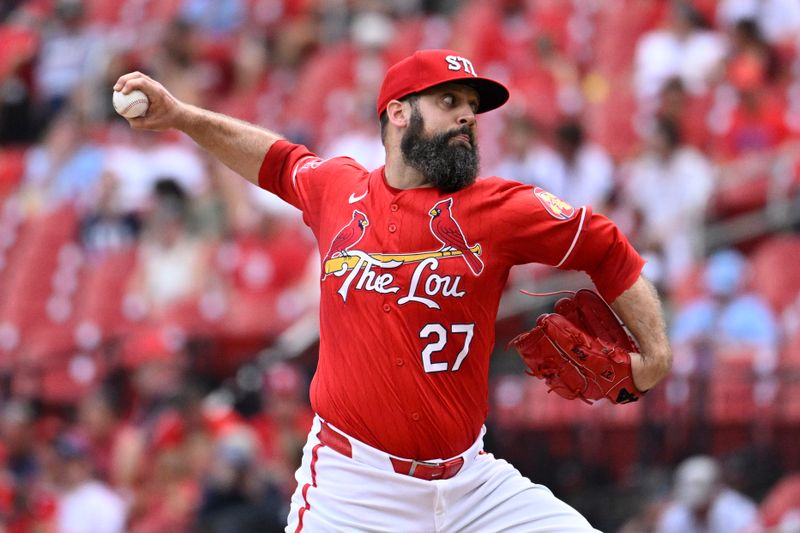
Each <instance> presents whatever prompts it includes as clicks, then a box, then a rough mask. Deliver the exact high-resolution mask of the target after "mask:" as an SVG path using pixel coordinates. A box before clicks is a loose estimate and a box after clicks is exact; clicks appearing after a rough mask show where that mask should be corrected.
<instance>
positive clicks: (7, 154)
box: [0, 37, 26, 199]
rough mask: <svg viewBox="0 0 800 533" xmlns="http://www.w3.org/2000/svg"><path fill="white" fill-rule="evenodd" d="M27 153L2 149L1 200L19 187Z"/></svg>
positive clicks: (13, 149) (0, 170) (17, 149)
mask: <svg viewBox="0 0 800 533" xmlns="http://www.w3.org/2000/svg"><path fill="white" fill-rule="evenodd" d="M1 38H2V37H0V39H1ZM0 77H2V76H0ZM25 153H26V150H25V148H3V149H0V199H2V198H5V197H6V196H8V194H9V193H11V192H12V191H14V190H15V189H16V188H17V187H18V186H19V184H20V181H21V180H22V174H23V172H24V171H25Z"/></svg>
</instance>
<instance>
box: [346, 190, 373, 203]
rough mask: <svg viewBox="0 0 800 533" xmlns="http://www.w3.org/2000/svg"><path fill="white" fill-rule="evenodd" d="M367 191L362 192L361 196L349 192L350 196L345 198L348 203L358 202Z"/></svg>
mask: <svg viewBox="0 0 800 533" xmlns="http://www.w3.org/2000/svg"><path fill="white" fill-rule="evenodd" d="M368 192H369V191H365V192H364V194H362V195H361V196H356V194H355V193H350V198H348V199H347V203H348V204H354V203H356V202H358V201H359V200H362V199H363V198H364V197H365V196H366V195H367V193H368Z"/></svg>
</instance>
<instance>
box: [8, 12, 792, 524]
mask: <svg viewBox="0 0 800 533" xmlns="http://www.w3.org/2000/svg"><path fill="white" fill-rule="evenodd" d="M798 36H800V0H719V1H717V0H691V1H689V0H672V1H668V0H501V1H497V2H486V1H480V0H471V1H464V2H459V1H455V0H389V1H377V0H325V1H323V0H224V1H222V0H220V1H209V0H159V1H155V0H120V1H110V0H29V1H24V0H22V1H21V0H2V1H0V532H3V533H21V532H27V531H35V532H45V533H51V532H52V533H55V532H58V533H62V532H63V533H73V532H74V533H78V532H87V533H88V532H90V531H91V532H95V533H104V532H109V533H110V532H117V531H131V532H136V533H147V532H154V533H155V532H163V531H168V530H170V531H174V532H175V533H178V532H181V531H198V532H209V533H212V532H214V533H215V532H223V531H225V532H227V531H241V532H246V531H279V530H281V522H282V521H283V520H284V518H285V514H286V511H287V506H288V497H289V494H291V491H292V490H293V484H294V479H293V476H292V474H293V472H294V469H295V468H296V467H297V466H298V461H299V457H300V450H301V446H302V444H303V442H304V441H305V433H306V432H307V430H308V428H309V427H310V420H311V418H310V417H311V413H310V407H309V405H308V399H307V385H308V379H309V376H310V375H311V374H312V373H313V368H314V350H315V345H314V343H315V339H316V337H315V336H316V334H317V332H316V330H315V328H316V318H315V316H316V312H317V305H318V296H317V294H316V293H317V290H318V289H317V283H318V279H319V264H318V258H317V251H316V249H315V246H314V243H313V239H312V238H311V236H310V235H309V233H308V231H307V229H306V228H305V226H304V225H303V222H302V219H301V217H300V214H299V212H297V211H296V210H295V209H294V208H292V207H290V206H287V205H285V204H283V203H282V202H281V201H280V200H277V199H275V198H273V197H271V196H270V195H268V194H267V193H265V192H263V191H260V190H259V189H257V188H256V187H254V186H252V185H250V184H248V183H247V182H245V181H244V180H241V179H239V178H237V177H236V176H235V175H233V173H232V172H231V171H230V170H228V169H227V168H225V167H224V166H222V165H221V164H219V163H218V162H216V161H215V160H213V159H212V158H211V157H209V156H208V155H207V154H205V153H203V152H201V151H199V150H198V149H196V148H195V147H194V145H193V144H192V143H191V142H190V141H189V140H188V139H187V138H185V137H183V136H181V135H178V134H176V133H174V132H165V133H153V132H139V131H134V130H131V129H130V128H129V127H128V125H127V123H126V122H125V121H124V120H123V119H121V118H120V117H118V116H117V115H116V114H115V113H114V111H113V109H112V107H111V86H112V85H113V83H114V81H116V79H117V78H118V77H119V76H120V75H122V74H124V73H126V72H129V71H133V70H140V71H142V72H145V73H147V74H149V75H151V76H152V77H154V78H155V79H157V80H158V81H160V82H161V83H163V84H164V85H165V86H166V87H167V88H168V89H169V90H170V91H171V92H173V93H174V94H175V95H176V96H177V97H178V98H180V99H182V100H184V101H186V102H189V103H192V104H196V105H200V106H203V107H206V108H210V109H213V110H216V111H219V112H222V113H226V114H230V115H233V116H236V117H238V118H241V119H243V120H247V121H251V122H254V123H257V124H261V125H264V126H266V127H268V128H270V129H273V130H275V131H278V132H281V133H282V134H284V135H285V136H286V137H287V138H289V139H290V140H292V141H295V142H300V143H304V144H306V145H307V146H309V148H311V149H312V150H313V151H315V152H317V153H319V154H320V155H321V156H323V157H330V156H335V155H349V156H351V157H353V158H355V159H356V160H358V161H359V162H360V163H362V164H363V165H365V166H366V167H368V168H374V167H377V166H379V165H381V164H382V162H383V157H384V152H383V147H382V145H381V141H380V134H379V128H378V121H377V117H375V116H374V102H375V98H376V95H377V91H378V88H379V86H380V82H381V80H382V77H383V74H384V72H385V71H386V69H387V67H388V66H389V65H391V64H392V63H394V62H395V61H397V60H399V59H400V58H402V57H405V56H406V55H408V54H410V53H412V52H413V51H414V50H416V49H420V48H453V49H456V50H458V51H460V52H461V53H463V54H464V55H465V56H467V57H469V58H470V59H471V60H472V61H473V63H474V64H475V65H476V66H477V67H478V70H479V73H480V74H487V75H491V76H492V77H494V78H496V79H500V80H502V81H503V82H504V83H506V84H507V85H508V86H509V88H510V89H511V94H512V96H511V99H510V101H509V103H508V104H507V105H506V106H505V107H504V108H502V109H501V111H498V112H495V113H490V114H488V115H486V116H482V117H481V118H480V121H479V141H480V147H481V158H482V174H483V175H490V174H494V175H499V176H503V177H507V178H511V179H516V180H519V181H522V182H526V183H533V184H536V185H538V186H541V187H543V188H545V189H547V190H548V191H550V192H552V193H553V194H556V195H557V196H559V197H561V198H563V199H564V200H566V201H567V202H570V203H572V204H574V205H584V204H590V205H592V206H593V207H594V209H595V211H598V212H602V213H604V214H606V215H607V216H609V217H610V218H612V219H613V220H614V221H615V222H616V223H617V224H618V225H620V226H621V227H622V228H623V230H624V231H625V232H626V234H627V235H628V236H629V237H630V238H631V240H632V241H633V242H634V244H635V246H636V247H637V249H638V250H639V251H640V253H642V254H643V256H645V258H646V259H647V261H648V262H647V266H646V272H645V273H646V275H647V276H648V277H649V278H650V279H652V280H654V281H655V283H656V285H657V287H658V289H659V291H660V292H661V294H662V296H663V298H664V299H665V302H666V305H667V308H666V312H667V316H668V319H669V329H670V335H671V338H672V342H673V347H674V351H675V365H674V370H673V373H672V375H671V376H670V377H669V379H668V380H667V381H666V383H664V384H663V385H662V386H660V387H659V388H658V389H657V390H656V391H653V393H651V394H649V395H648V397H646V398H645V400H644V401H643V402H641V403H640V404H638V405H633V406H625V407H623V408H620V409H610V408H608V406H602V405H601V406H593V407H591V408H590V407H587V406H585V405H577V404H575V403H574V402H565V401H563V400H557V399H553V396H554V395H547V394H545V392H544V389H543V387H542V386H541V384H537V383H535V382H534V381H535V380H530V379H526V378H525V376H524V375H523V374H522V370H521V366H519V364H520V363H519V361H517V360H514V361H513V362H512V361H511V359H513V357H507V356H506V355H503V350H502V349H501V348H499V349H498V356H499V357H497V358H496V359H499V360H498V361H496V364H495V368H494V370H493V379H492V383H493V387H492V403H493V412H492V414H491V418H490V422H491V424H492V432H495V433H496V436H495V437H494V438H493V439H491V440H490V444H491V443H492V442H493V444H494V446H495V447H496V449H497V450H498V451H500V452H501V453H505V454H506V455H507V456H508V457H509V458H511V457H514V459H513V462H514V463H515V464H517V465H519V466H520V468H521V469H522V470H524V471H525V473H528V474H529V475H531V476H532V478H533V479H534V481H539V480H541V481H543V482H545V481H546V482H547V484H548V485H549V486H551V487H553V488H554V490H556V491H557V493H559V495H560V496H562V497H563V498H564V499H566V500H567V501H570V502H571V503H573V505H575V506H576V507H578V508H579V509H580V510H581V511H582V512H584V513H585V514H586V515H587V516H588V517H589V518H590V520H592V522H593V523H595V524H597V527H599V528H600V529H602V530H608V531H612V530H619V531H624V533H635V532H649V531H657V532H663V533H668V532H675V533H677V532H686V533H692V532H698V533H699V532H711V533H723V532H724V533H737V532H739V533H757V532H766V531H770V532H776V533H777V532H781V533H789V532H800V493H799V492H798V478H797V476H798V474H797V473H796V472H797V471H800V457H798V456H797V453H796V442H797V439H800V435H798V433H797V430H796V428H798V427H800V379H799V378H800V298H799V297H798V296H799V295H800V274H799V273H798V272H797V270H796V269H793V268H792V267H791V264H792V261H793V259H794V258H795V257H797V256H798V254H800V237H799V236H798V235H797V231H798V228H800V225H798V224H799V223H800V218H798V213H800V210H799V209H797V207H796V197H797V193H798V192H800V187H798V185H800V151H798V149H797V148H798V142H797V134H798V132H800V37H798ZM512 274H513V275H512V281H511V282H510V284H509V288H508V294H509V298H508V300H509V301H516V300H515V299H514V294H515V293H516V291H515V289H516V288H517V287H520V286H522V287H525V288H527V289H541V288H545V289H547V288H557V289H563V288H575V287H577V285H578V284H579V283H581V282H582V281H581V280H575V279H574V278H572V277H569V276H565V275H561V274H560V273H557V272H554V271H552V270H551V269H542V268H540V267H535V266H533V267H530V268H520V269H519V270H518V271H517V272H514V273H512ZM546 304H547V302H545V301H535V300H527V303H526V304H525V305H523V306H522V307H521V308H517V307H514V306H513V305H511V306H508V305H506V306H505V307H504V309H510V311H508V312H507V313H506V315H504V316H506V318H504V319H503V322H502V323H500V324H499V329H498V346H501V344H504V343H502V342H501V341H502V339H503V337H504V335H505V336H507V335H510V334H513V333H514V332H518V330H519V328H521V327H528V326H530V325H531V324H532V321H533V319H535V316H536V314H537V312H538V311H539V310H541V309H540V308H539V306H544V305H546ZM506 329H508V331H506ZM629 407H630V409H629ZM720 428H722V429H720ZM517 437H518V438H517ZM606 437H607V438H608V439H609V440H608V442H617V444H618V445H617V446H608V447H607V449H605V450H602V451H596V450H595V451H591V450H593V447H595V448H596V444H595V443H596V442H598V440H597V439H600V438H606ZM615 439H616V440H615ZM557 450H561V452H560V455H559V452H558V451H557ZM570 454H572V455H570ZM689 456H691V457H689ZM687 457H689V458H688V459H687ZM743 457H745V458H747V459H746V460H745V459H742V458H743ZM684 460H685V461H684ZM737 461H738V462H737ZM679 463H680V464H679ZM600 464H602V465H605V466H604V468H599V466H598V465H600ZM553 465H558V467H557V468H551V467H552V466H553ZM737 465H738V466H737ZM754 465H755V466H754ZM545 467H546V468H545ZM676 467H677V468H676ZM673 468H675V470H674V476H673V470H672V469H673ZM793 472H795V473H794V474H793ZM548 476H550V477H548ZM756 478H757V481H758V482H757V483H756V482H755V481H754V480H755V479H756ZM609 505H611V507H609ZM609 508H614V509H619V511H618V512H609V511H608V509H609ZM631 517H633V518H631Z"/></svg>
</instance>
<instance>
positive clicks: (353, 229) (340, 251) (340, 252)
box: [322, 209, 369, 265]
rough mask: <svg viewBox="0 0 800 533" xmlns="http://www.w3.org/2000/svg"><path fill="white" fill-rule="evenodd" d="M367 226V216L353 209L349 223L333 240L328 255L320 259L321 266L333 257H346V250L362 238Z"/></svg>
mask: <svg viewBox="0 0 800 533" xmlns="http://www.w3.org/2000/svg"><path fill="white" fill-rule="evenodd" d="M367 226H369V220H367V215H365V214H364V213H362V212H361V211H359V210H358V209H354V210H353V217H352V218H351V219H350V222H348V223H347V224H346V225H345V227H343V228H342V229H340V230H339V233H337V234H336V237H334V238H333V242H331V247H330V248H329V249H328V253H327V254H325V257H324V258H323V259H322V264H323V265H324V264H325V262H326V261H327V260H328V259H333V258H334V257H348V254H347V250H349V249H350V248H352V247H353V246H355V245H356V243H358V241H360V240H361V238H362V237H364V231H365V229H366V227H367Z"/></svg>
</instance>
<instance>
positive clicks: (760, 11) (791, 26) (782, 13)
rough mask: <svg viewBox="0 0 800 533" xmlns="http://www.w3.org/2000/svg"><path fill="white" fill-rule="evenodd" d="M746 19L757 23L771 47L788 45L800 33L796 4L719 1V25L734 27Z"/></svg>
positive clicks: (775, 0) (763, 0) (790, 0)
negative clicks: (773, 45) (780, 44)
mask: <svg viewBox="0 0 800 533" xmlns="http://www.w3.org/2000/svg"><path fill="white" fill-rule="evenodd" d="M744 19H754V20H756V21H757V22H758V25H759V26H760V27H761V31H762V32H763V33H764V36H765V37H766V39H767V40H768V41H769V42H771V43H776V44H778V43H788V42H791V41H793V40H795V39H796V38H797V33H798V31H800V2H798V1H797V0H720V2H719V4H718V5H717V23H718V24H719V25H720V26H722V27H733V26H734V25H735V24H736V23H737V22H739V21H741V20H744Z"/></svg>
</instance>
